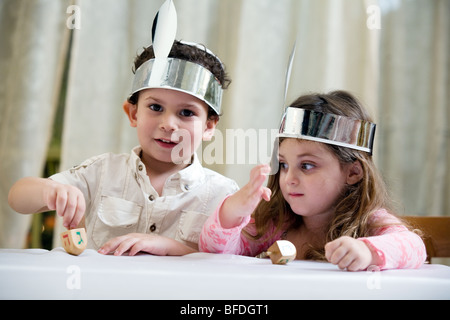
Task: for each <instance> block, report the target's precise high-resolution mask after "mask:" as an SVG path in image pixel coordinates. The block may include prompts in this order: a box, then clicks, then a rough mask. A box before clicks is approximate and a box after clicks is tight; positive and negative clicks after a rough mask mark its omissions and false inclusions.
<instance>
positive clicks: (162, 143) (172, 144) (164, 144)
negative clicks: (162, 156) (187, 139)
mask: <svg viewBox="0 0 450 320" xmlns="http://www.w3.org/2000/svg"><path fill="white" fill-rule="evenodd" d="M155 141H156V143H157V144H158V145H159V146H161V147H163V148H169V149H170V148H173V147H175V146H176V145H177V144H178V143H177V142H173V141H170V140H165V139H155Z"/></svg>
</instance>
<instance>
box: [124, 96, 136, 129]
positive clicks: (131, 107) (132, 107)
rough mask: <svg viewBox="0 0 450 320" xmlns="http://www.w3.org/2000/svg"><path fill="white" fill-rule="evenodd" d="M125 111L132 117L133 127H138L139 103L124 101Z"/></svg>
mask: <svg viewBox="0 0 450 320" xmlns="http://www.w3.org/2000/svg"><path fill="white" fill-rule="evenodd" d="M123 111H125V113H126V114H127V116H128V119H130V125H131V126H132V127H136V125H137V117H136V114H137V104H131V103H129V102H128V101H125V102H124V103H123Z"/></svg>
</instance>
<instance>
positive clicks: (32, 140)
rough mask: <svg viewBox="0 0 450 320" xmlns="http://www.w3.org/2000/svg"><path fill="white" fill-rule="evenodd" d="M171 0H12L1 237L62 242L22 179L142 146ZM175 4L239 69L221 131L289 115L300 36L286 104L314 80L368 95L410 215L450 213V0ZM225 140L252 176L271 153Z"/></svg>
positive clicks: (0, 69) (4, 89) (2, 94)
mask: <svg viewBox="0 0 450 320" xmlns="http://www.w3.org/2000/svg"><path fill="white" fill-rule="evenodd" d="M163 2H164V1H163V0H150V1H149V0H114V1H109V0H77V1H71V0H58V1H55V0H0V75H1V77H0V247H6V248H23V247H30V246H37V247H51V246H52V244H51V238H52V234H53V228H54V224H55V219H54V214H52V213H46V214H41V215H34V216H23V215H19V214H17V213H15V212H13V211H12V210H11V209H10V208H9V206H8V204H7V194H8V190H9V188H10V187H11V185H12V184H13V183H14V182H15V181H16V180H17V179H19V178H21V177H24V176H49V175H50V174H52V173H53V172H55V171H58V170H65V169H68V168H70V167H72V166H73V165H76V164H78V163H80V162H81V161H83V160H85V159H87V158H89V157H92V156H94V155H98V154H101V153H104V152H116V153H120V152H126V153H128V152H130V150H131V148H132V147H133V146H135V145H137V138H136V133H135V131H134V128H131V127H130V126H129V124H128V120H127V118H126V116H125V114H124V113H123V110H122V103H123V101H124V100H125V99H126V97H127V95H128V93H129V90H130V88H131V83H132V79H133V74H132V72H131V68H132V63H133V60H134V57H135V56H136V54H137V53H139V52H140V51H141V49H142V47H144V46H148V45H149V44H150V30H151V24H152V20H153V17H154V15H155V13H156V12H157V10H158V8H159V7H160V6H161V4H162V3H163ZM174 3H175V6H176V9H177V13H178V33H177V38H178V39H182V40H187V41H194V42H198V43H202V44H205V45H206V46H207V47H208V48H210V49H211V50H212V51H213V52H215V53H216V54H217V55H218V56H219V57H220V58H221V60H222V61H223V62H224V63H225V65H226V67H227V70H228V72H229V74H230V76H231V78H232V80H233V82H232V84H231V86H230V88H229V89H228V90H227V91H226V92H225V95H224V104H223V116H222V118H221V120H220V122H219V126H218V135H222V136H223V137H224V139H225V138H226V130H227V129H229V130H230V129H233V130H234V131H233V132H239V131H237V130H241V132H242V133H243V135H244V136H245V135H246V134H247V133H249V131H247V130H249V129H252V130H257V132H262V133H264V132H265V131H264V130H266V131H267V134H268V135H270V130H269V129H276V128H277V127H278V124H279V121H280V118H281V113H282V110H283V107H284V88H285V81H284V79H285V73H286V66H287V63H288V58H289V55H290V53H291V50H292V47H293V44H294V42H295V41H297V50H296V56H295V61H294V65H293V70H292V77H291V82H290V86H289V91H288V94H287V101H286V103H290V102H292V101H293V100H294V99H295V98H296V97H298V96H299V95H301V94H304V93H308V92H313V91H318V92H328V91H331V90H336V89H343V90H348V91H350V92H352V93H353V94H355V95H356V96H357V97H359V98H360V100H361V101H362V102H363V104H364V105H365V106H366V107H367V109H368V110H369V111H370V113H371V114H372V116H373V117H374V119H375V121H376V122H377V124H378V127H377V137H376V142H375V148H376V150H375V154H374V157H375V160H376V163H377V165H378V167H379V169H380V170H381V172H382V173H383V175H384V177H385V179H386V181H387V183H388V186H389V188H390V190H391V194H392V195H393V197H394V199H395V200H396V201H397V202H398V207H399V214H408V215H450V189H449V186H450V172H449V171H450V169H449V167H450V166H449V164H450V144H449V125H448V124H449V123H450V105H449V101H450V94H449V92H450V90H449V87H450V80H449V73H450V61H449V57H450V41H449V39H450V38H449V36H448V34H449V31H450V1H448V0H277V1H271V0H174ZM263 138H264V137H262V138H261V137H260V138H258V139H260V140H264V139H263ZM246 139H247V140H248V145H249V148H250V145H251V137H250V135H249V136H248V137H247V136H246ZM214 142H215V141H214V140H213V141H212V142H211V143H214ZM216 142H217V141H216ZM225 143H226V139H225ZM203 148H208V144H205V145H204V146H203ZM206 150H208V149H206ZM210 150H211V149H209V151H210ZM226 151H227V150H225V149H224V150H217V149H216V150H215V153H214V156H215V158H214V159H213V161H212V160H211V158H204V157H202V160H204V161H203V163H204V165H205V166H206V167H209V168H212V169H213V170H216V171H218V172H220V173H222V174H224V175H226V176H228V177H230V178H233V179H235V180H236V181H237V182H238V184H239V185H240V186H243V185H244V184H245V183H246V182H247V180H248V175H249V171H250V169H251V168H252V167H253V166H254V165H255V164H256V162H259V161H260V160H261V161H263V160H264V159H263V157H257V160H256V161H255V160H254V159H255V157H254V155H252V154H251V153H250V152H247V153H246V154H245V155H244V161H241V160H242V159H241V160H239V159H238V156H237V154H232V155H231V156H229V157H228V161H227V158H226ZM229 151H230V150H229ZM221 152H223V154H220V153H221ZM268 152H269V153H270V150H268ZM200 153H202V150H200ZM206 154H207V153H206V152H203V155H205V157H206ZM221 159H222V160H221ZM56 225H58V224H56ZM31 226H33V227H32V232H30V227H31ZM55 232H56V233H58V232H59V231H58V228H56V231H55Z"/></svg>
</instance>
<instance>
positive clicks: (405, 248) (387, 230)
mask: <svg viewBox="0 0 450 320" xmlns="http://www.w3.org/2000/svg"><path fill="white" fill-rule="evenodd" d="M370 223H371V224H373V225H387V226H386V227H380V228H376V229H375V231H374V234H373V236H370V237H366V238H359V240H361V241H364V243H366V244H367V245H368V246H369V247H370V248H371V249H372V250H374V251H375V252H376V254H377V255H378V257H379V258H380V261H381V264H380V265H378V267H379V268H380V269H406V268H419V267H420V266H422V264H423V263H424V262H425V259H426V257H427V253H426V249H425V244H424V243H423V241H422V238H420V237H419V236H418V235H417V234H415V233H414V232H411V231H409V230H408V228H406V227H405V226H404V225H389V224H399V223H401V221H400V220H399V219H397V218H396V217H395V216H393V215H392V214H390V213H388V212H387V211H386V210H384V209H382V210H378V211H376V212H375V213H374V214H373V215H372V217H371V221H370Z"/></svg>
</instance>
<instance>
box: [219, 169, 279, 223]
mask: <svg viewBox="0 0 450 320" xmlns="http://www.w3.org/2000/svg"><path fill="white" fill-rule="evenodd" d="M269 173H270V167H269V166H268V165H259V166H257V167H255V168H253V169H252V171H251V173H250V181H249V182H248V183H247V184H246V185H245V186H244V187H243V188H242V189H240V190H239V191H237V192H236V193H235V194H234V195H232V196H231V197H228V198H227V199H225V201H224V202H223V205H222V206H221V207H220V208H219V219H220V222H221V225H222V227H224V228H225V229H229V228H234V227H236V226H239V225H241V224H242V221H243V219H244V218H245V217H248V216H250V215H251V214H252V213H253V211H254V210H255V209H256V206H257V205H258V203H259V202H260V201H261V200H262V199H264V200H266V201H269V200H270V195H271V191H270V189H269V188H266V187H264V186H263V183H264V181H265V179H266V177H267V175H268V174H269Z"/></svg>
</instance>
